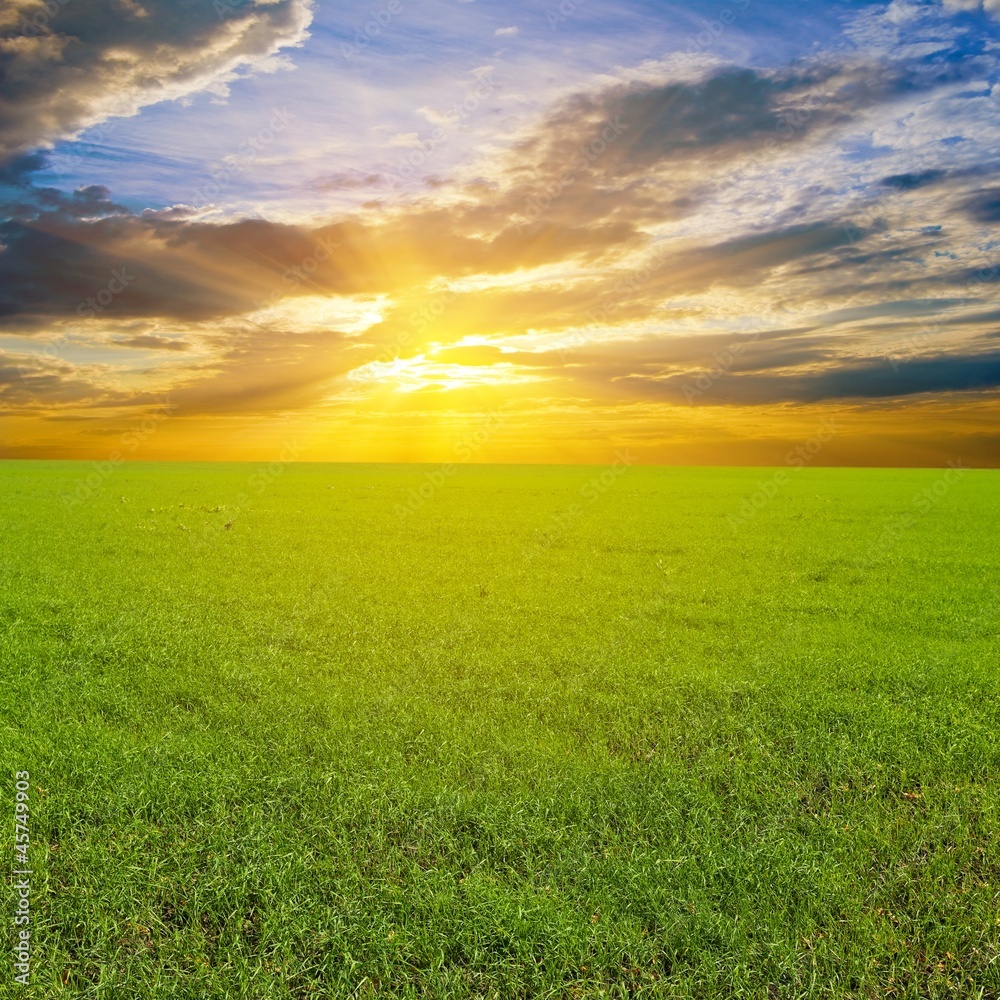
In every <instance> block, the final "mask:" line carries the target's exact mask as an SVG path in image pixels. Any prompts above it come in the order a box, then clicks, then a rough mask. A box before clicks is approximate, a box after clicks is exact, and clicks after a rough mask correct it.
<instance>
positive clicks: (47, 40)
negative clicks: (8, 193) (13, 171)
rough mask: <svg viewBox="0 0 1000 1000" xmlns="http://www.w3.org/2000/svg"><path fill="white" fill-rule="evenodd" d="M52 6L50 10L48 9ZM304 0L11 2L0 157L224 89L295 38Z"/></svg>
mask: <svg viewBox="0 0 1000 1000" xmlns="http://www.w3.org/2000/svg"><path fill="white" fill-rule="evenodd" d="M53 8H55V9H54V10H53ZM311 16H312V10H311V0H247V2H235V0H234V2H231V3H230V2H226V0H218V2H215V3H213V2H209V0H141V2H140V0H118V2H99V0H47V2H41V0H38V2H32V0H17V2H14V3H12V4H8V5H7V6H6V7H5V8H4V10H3V11H2V12H0V79H2V80H3V91H2V95H0V161H2V160H6V159H9V158H10V157H12V156H15V155H17V154H18V153H25V152H29V151H31V150H35V149H37V148H39V147H44V146H49V145H51V144H52V143H53V142H54V141H55V140H57V139H61V138H64V137H66V136H70V135H73V134H75V133H77V132H79V131H80V130H81V129H83V128H85V127H87V126H88V125H93V124H95V123H97V122H100V121H102V120H104V119H105V118H107V117H108V116H110V115H133V114H135V113H136V112H137V111H138V110H139V109H140V108H142V107H145V106H146V105H149V104H155V103H157V102H159V101H163V100H175V99H177V98H183V97H186V96H188V95H191V94H195V93H197V92H199V91H202V90H206V89H212V90H213V91H214V92H216V93H219V94H221V93H224V91H225V87H226V85H227V84H228V83H231V82H232V81H233V80H235V79H236V78H237V77H238V75H239V74H240V72H243V71H245V70H246V69H247V68H257V69H261V68H264V69H266V68H268V61H269V60H270V59H271V57H273V56H274V54H275V53H276V52H278V50H279V49H281V48H283V47H285V46H288V45H295V44H298V43H300V42H301V41H302V40H303V39H304V37H305V34H306V28H307V26H308V24H309V22H310V19H311Z"/></svg>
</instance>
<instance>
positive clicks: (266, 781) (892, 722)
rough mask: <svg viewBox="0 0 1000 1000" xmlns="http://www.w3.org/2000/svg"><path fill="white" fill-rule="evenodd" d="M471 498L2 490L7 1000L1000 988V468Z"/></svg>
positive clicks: (310, 487)
mask: <svg viewBox="0 0 1000 1000" xmlns="http://www.w3.org/2000/svg"><path fill="white" fill-rule="evenodd" d="M434 471H435V470H433V469H431V468H430V467H417V466H376V465H371V466H360V465H353V466H352V465H289V466H281V465H278V464H276V465H275V466H272V467H271V468H270V469H268V468H267V467H266V466H263V467H258V466H254V465H234V464H219V465H156V464H148V465H143V464H129V465H127V466H122V467H120V468H118V469H116V470H114V471H113V472H112V474H110V475H107V476H106V477H101V476H98V477H97V479H99V480H100V482H99V483H98V482H97V480H96V479H94V474H93V470H92V468H91V466H90V464H89V463H79V464H78V463H61V462H51V463H49V462H35V463H32V462H7V463H5V464H4V465H3V466H2V467H0V510H2V512H3V560H2V575H0V643H2V658H3V664H4V668H3V669H4V686H3V698H2V709H3V740H2V752H3V766H4V771H5V775H6V777H5V779H4V783H3V788H4V795H3V799H2V808H3V809H5V810H7V813H8V815H9V817H10V818H9V819H5V820H4V821H3V831H4V844H5V848H6V850H7V854H8V857H10V858H14V857H15V855H14V852H13V836H14V833H13V831H14V823H13V815H14V808H15V806H14V801H15V792H14V787H15V786H14V774H15V772H18V771H23V770H28V771H30V786H31V787H30V793H29V795H30V798H29V803H28V804H29V809H30V813H29V815H30V830H31V838H30V853H29V861H30V864H31V868H32V870H33V872H34V874H33V875H32V877H31V898H30V906H31V911H30V913H31V932H32V938H31V947H32V954H31V968H32V972H31V977H32V979H31V983H32V985H31V987H30V988H29V989H28V990H27V991H25V990H20V991H19V990H18V989H17V988H16V985H14V984H12V983H11V977H12V975H13V973H12V971H11V968H12V963H13V958H12V957H11V958H10V959H8V958H7V957H5V958H4V969H5V970H6V971H5V972H4V976H5V977H6V978H5V979H4V981H3V983H2V984H0V995H2V996H14V995H20V996H31V997H100V998H108V1000H119V998H123V1000H130V998H145V997H151V998H152V997H155V998H158V1000H159V998H174V997H190V998H211V1000H214V998H235V997H246V998H252V1000H265V998H291V997H294V998H307V997H333V998H347V997H358V998H363V997H373V996H381V997H427V998H451V997H455V998H458V997H496V998H508V997H511V998H513V997H524V998H529V997H530V998H536V997H537V998H542V997H552V998H557V997H559V998H562V997H567V998H589V997H616V998H617V997H678V998H680V997H698V998H708V997H712V998H716V997H717V998H726V1000H729V998H741V997H748V998H772V997H781V998H792V997H831V998H832V997H858V998H862V997H863V998H875V997H879V998H881V997H914V998H916V997H962V998H995V997H997V996H1000V967H998V961H997V957H998V938H1000V905H998V904H1000V851H998V846H997V832H998V828H1000V827H998V804H1000V788H998V784H997V778H998V774H1000V740H998V739H997V737H998V733H1000V699H998V695H1000V671H998V666H1000V640H998V624H1000V608H998V596H997V595H998V593H1000V517H998V514H1000V496H998V487H1000V473H997V472H990V471H969V472H963V473H956V474H954V475H951V474H946V473H945V471H944V470H917V471H914V470H891V471H886V470H857V469H810V468H805V469H793V470H791V471H790V472H788V474H787V477H786V478H787V482H784V483H783V485H781V486H775V487H774V488H773V489H772V488H771V487H768V489H767V490H764V489H763V488H762V487H761V486H760V485H759V484H760V483H765V484H767V483H768V482H770V481H771V480H772V477H773V474H774V470H761V469H712V468H699V469H680V468H649V467H635V468H631V469H624V468H619V469H618V470H617V471H614V472H612V471H611V470H607V469H605V470H602V469H600V468H584V467H537V466H536V467H527V466H525V467H485V466H469V467H466V468H461V469H459V470H457V471H456V472H455V473H454V474H449V475H444V474H442V475H439V476H437V477H436V478H435V476H434ZM602 472H603V473H605V475H604V480H603V481H602V480H601V479H600V476H601V474H602ZM88 474H91V476H92V482H91V486H90V487H86V488H84V487H81V485H80V481H81V479H83V480H85V478H86V476H87V475H88ZM428 476H430V478H428ZM432 479H433V480H434V482H436V483H442V480H443V484H441V485H440V486H439V488H438V487H436V486H434V485H433V484H432V482H431V480H432ZM421 484H426V485H425V486H424V496H423V497H421V498H420V502H417V501H416V500H415V499H414V497H415V496H419V489H420V487H421ZM411 491H418V492H416V493H412V492H411ZM767 492H770V493H772V494H773V496H771V497H770V498H767V497H766V496H765V493H767ZM88 493H89V494H90V495H89V496H88V495H87V494H88ZM81 497H82V499H81ZM67 498H72V502H71V500H69V499H67ZM750 498H753V502H751V499H750ZM744 501H746V502H745V503H744ZM754 504H756V506H755V505H754ZM748 515H749V516H748ZM227 525H229V527H226V526H227ZM11 878H13V876H11ZM6 898H7V901H8V902H7V907H8V915H7V916H5V917H4V926H5V927H7V928H8V930H7V931H6V932H5V933H6V934H7V938H6V945H5V947H6V949H7V956H12V955H13V947H14V937H13V932H14V927H13V924H12V921H11V920H10V919H9V917H10V915H12V914H13V908H14V905H15V904H14V903H13V902H12V901H11V900H12V899H13V896H12V894H11V893H8V894H7V896H6ZM4 991H7V992H4Z"/></svg>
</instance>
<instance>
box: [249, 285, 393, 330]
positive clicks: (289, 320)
mask: <svg viewBox="0 0 1000 1000" xmlns="http://www.w3.org/2000/svg"><path fill="white" fill-rule="evenodd" d="M389 301H390V300H389V297H388V296H387V295H374V296H362V295H332V296H328V295H300V296H298V297H297V298H289V299H282V300H281V301H280V302H278V303H277V304H275V305H272V306H267V307H266V308H264V309H258V310H257V311H256V312H252V313H250V314H248V316H247V319H249V320H250V321H251V322H254V323H260V324H266V325H268V326H278V327H282V328H292V329H299V330H315V329H317V328H325V329H328V330H330V331H331V332H337V333H344V334H347V335H348V336H352V337H353V336H357V335H358V334H359V333H364V332H365V330H368V329H370V328H371V327H373V326H375V324H376V323H381V322H382V316H383V313H384V311H385V309H386V306H387V305H388V304H389Z"/></svg>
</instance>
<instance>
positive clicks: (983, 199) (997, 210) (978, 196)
mask: <svg viewBox="0 0 1000 1000" xmlns="http://www.w3.org/2000/svg"><path fill="white" fill-rule="evenodd" d="M963 207H964V208H965V210H966V211H967V212H968V213H969V215H970V216H971V217H972V218H973V219H975V221H976V222H1000V187H994V188H984V189H983V190H981V191H977V192H976V193H975V194H973V195H972V196H971V197H969V198H967V199H966V200H965V202H964V205H963Z"/></svg>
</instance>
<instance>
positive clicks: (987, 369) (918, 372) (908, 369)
mask: <svg viewBox="0 0 1000 1000" xmlns="http://www.w3.org/2000/svg"><path fill="white" fill-rule="evenodd" d="M698 374H699V373H698V372H686V373H684V374H678V375H670V376H667V377H656V378H650V377H648V376H645V375H643V374H641V373H635V374H630V375H627V376H624V377H621V378H618V379H617V380H616V382H615V384H616V385H617V386H621V387H623V388H625V389H627V390H628V391H629V392H630V393H631V394H632V395H634V396H636V397H640V398H647V399H663V400H666V401H671V402H685V401H690V402H692V403H694V404H696V405H711V406H753V405H763V404H769V403H779V402H791V403H820V402H823V401H829V400H838V399H844V400H846V399H858V400H865V399H868V400H874V399H891V398H899V397H906V396H914V395H922V394H928V393H953V392H969V391H975V390H978V391H984V390H993V389H996V388H997V387H998V386H1000V352H990V353H984V354H939V355H934V356H922V357H912V358H908V359H905V360H904V362H903V363H901V364H900V363H898V362H897V363H896V364H892V363H890V361H889V359H887V358H878V359H874V360H868V359H866V360H857V361H852V360H850V359H843V358H842V359H839V360H838V361H837V363H836V365H833V366H830V367H828V368H825V369H823V370H820V371H804V372H791V373H788V374H768V373H767V372H764V371H759V370H758V371H754V372H747V373H744V372H738V371H735V370H734V371H731V372H725V373H723V374H722V375H720V376H719V377H718V378H716V379H714V380H712V381H711V382H709V383H708V384H707V386H706V388H705V389H704V391H703V392H700V393H692V392H691V391H690V390H691V389H692V388H696V387H697V386H698V382H697V376H698ZM686 389H687V390H688V392H687V394H686V393H685V390H686Z"/></svg>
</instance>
